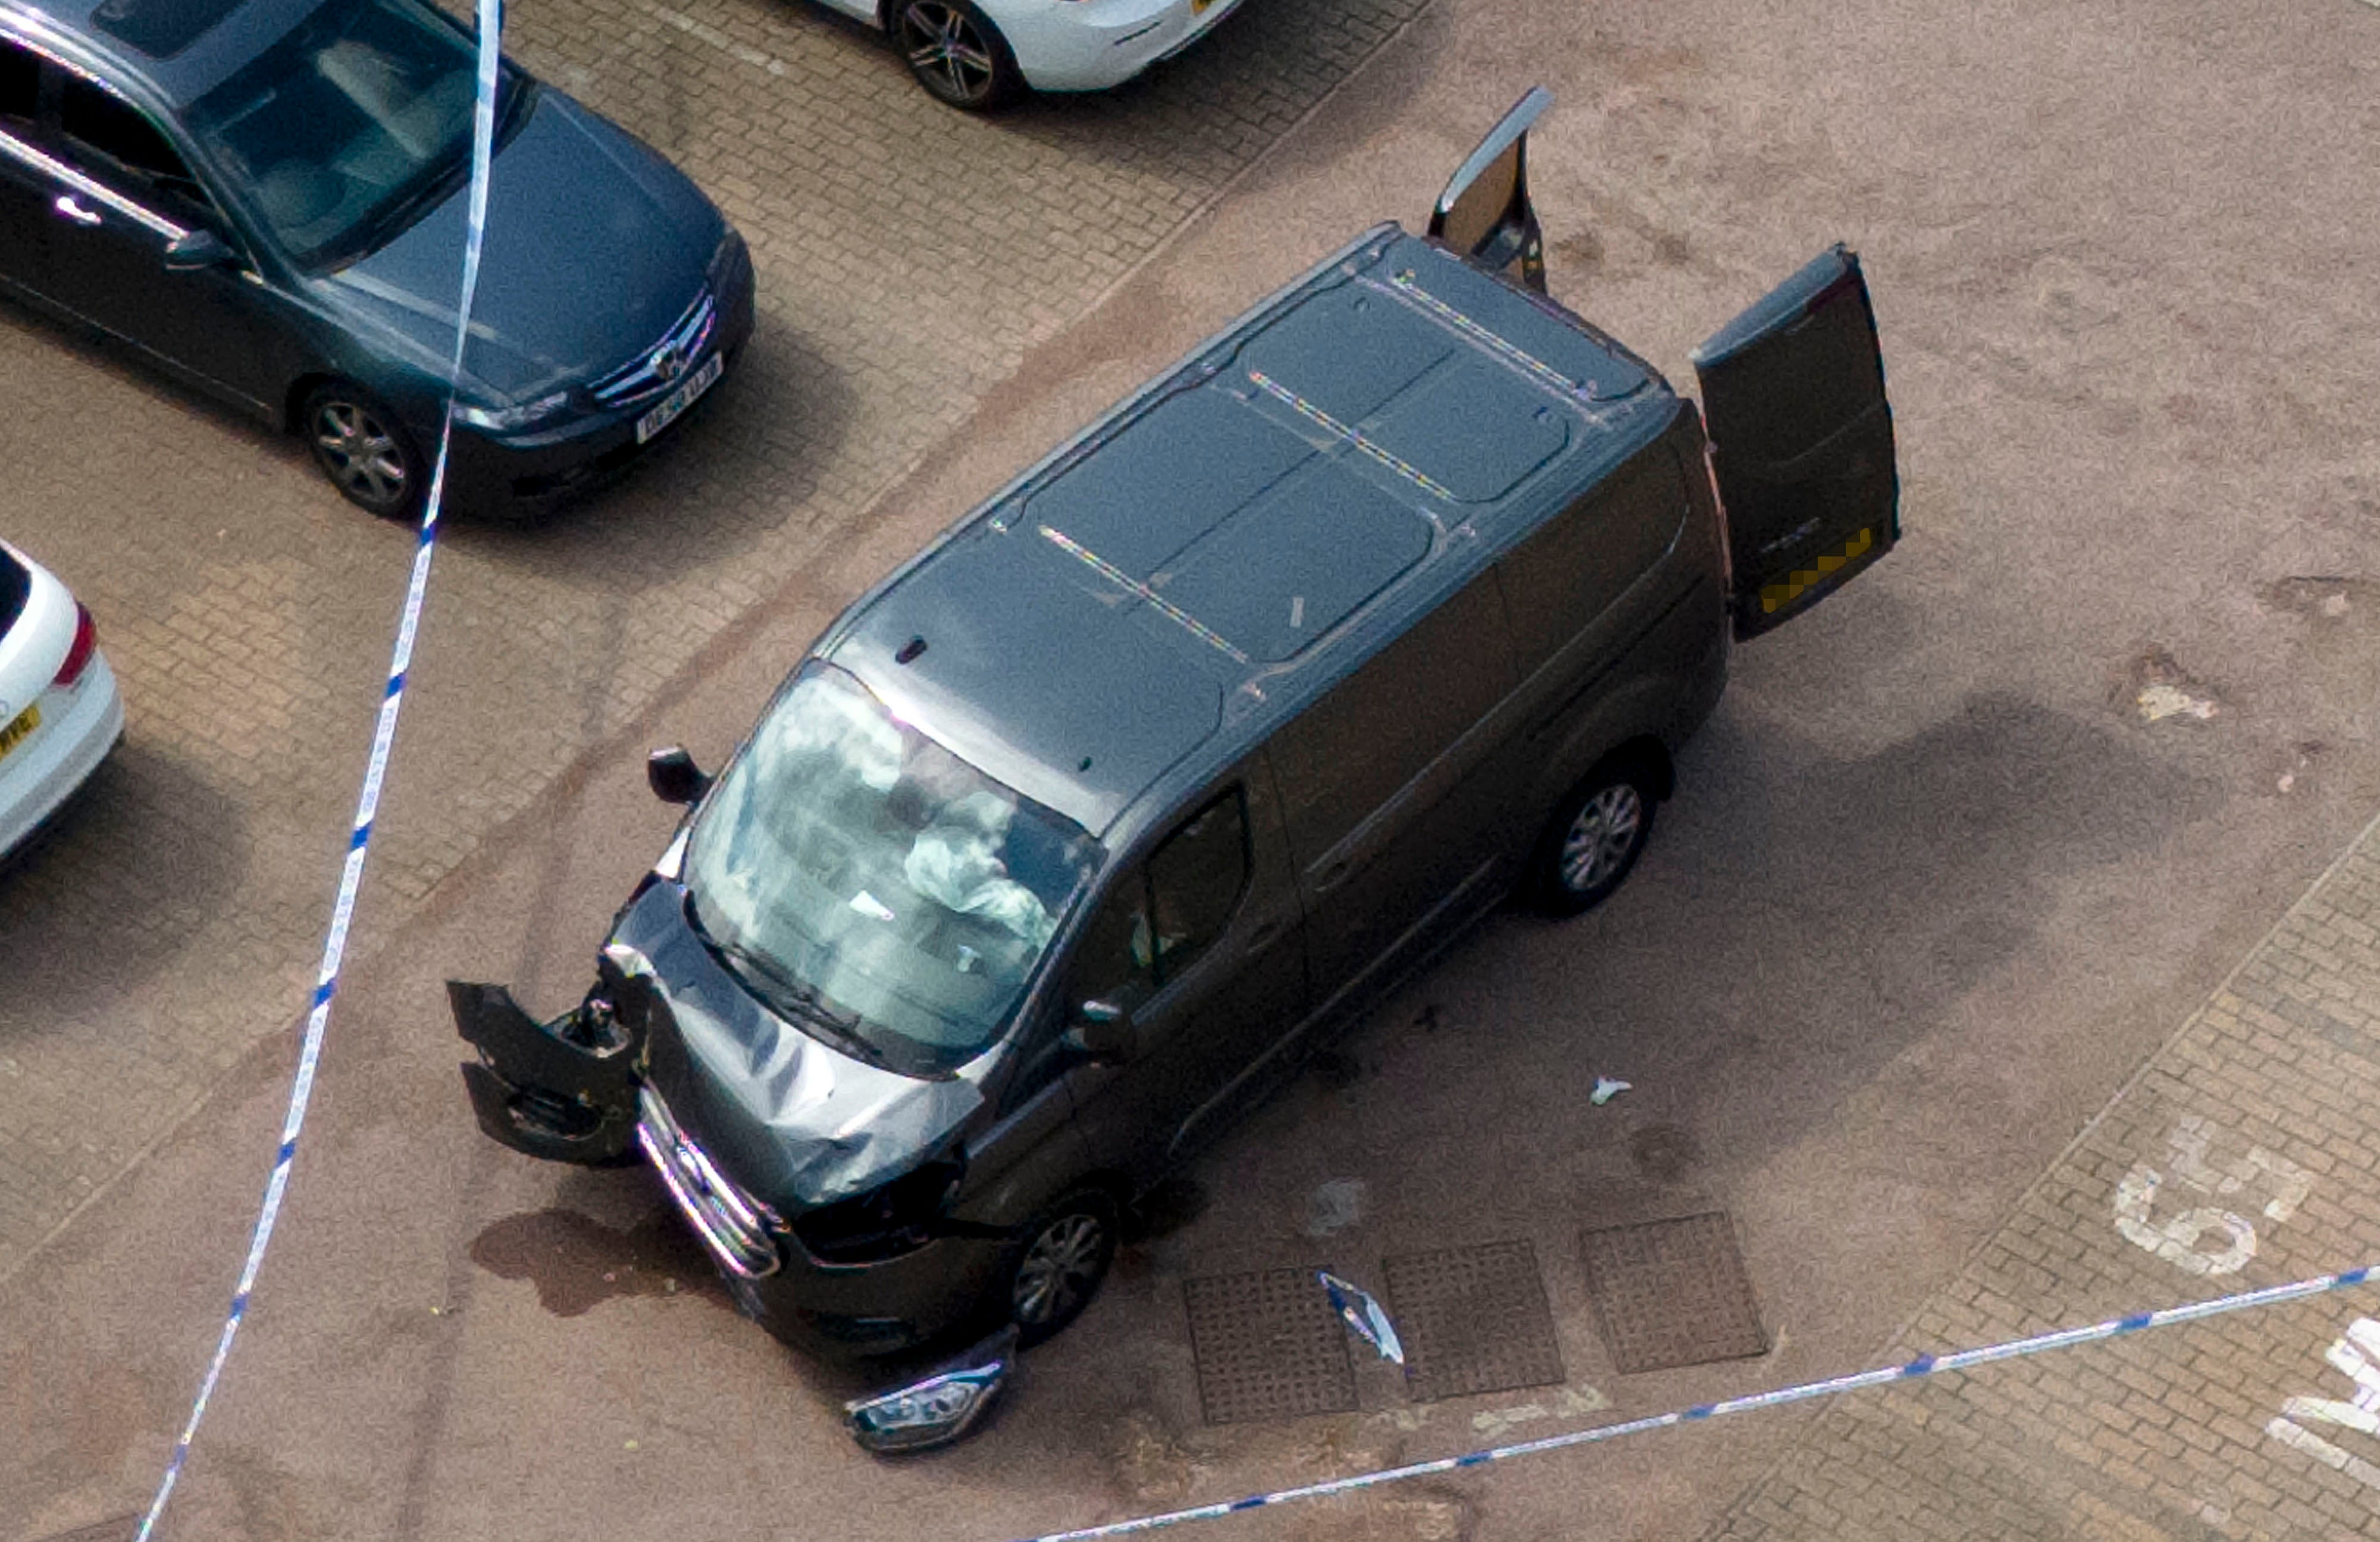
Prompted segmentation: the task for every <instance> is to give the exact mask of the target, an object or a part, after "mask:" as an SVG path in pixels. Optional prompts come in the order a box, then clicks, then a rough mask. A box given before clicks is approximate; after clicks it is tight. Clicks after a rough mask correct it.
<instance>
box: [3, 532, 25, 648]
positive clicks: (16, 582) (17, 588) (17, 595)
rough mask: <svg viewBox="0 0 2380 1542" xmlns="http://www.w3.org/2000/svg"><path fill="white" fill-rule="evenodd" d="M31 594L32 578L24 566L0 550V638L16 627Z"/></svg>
mask: <svg viewBox="0 0 2380 1542" xmlns="http://www.w3.org/2000/svg"><path fill="white" fill-rule="evenodd" d="M32 592H33V576H32V574H31V573H30V572H28V571H27V570H26V567H25V565H24V564H23V563H20V562H18V560H17V559H16V558H14V557H12V556H10V555H9V554H8V553H7V552H6V551H5V550H0V637H6V636H7V635H8V628H9V627H11V626H14V625H17V618H18V616H20V615H23V614H24V613H25V601H26V600H27V598H28V597H30V595H31V594H32Z"/></svg>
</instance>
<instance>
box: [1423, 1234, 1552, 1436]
mask: <svg viewBox="0 0 2380 1542" xmlns="http://www.w3.org/2000/svg"><path fill="white" fill-rule="evenodd" d="M1382 1272H1383V1273H1385V1274H1386V1275H1387V1277H1388V1288H1389V1302H1390V1316H1391V1317H1393V1318H1394V1320H1395V1322H1396V1325H1397V1337H1398V1338H1399V1339H1401V1340H1403V1342H1404V1347H1405V1390H1406V1391H1408V1392H1409V1393H1411V1394H1412V1396H1413V1398H1414V1400H1415V1402H1436V1401H1437V1400H1438V1399H1439V1398H1451V1397H1461V1396H1462V1395H1463V1394H1464V1393H1466V1392H1501V1391H1507V1390H1511V1389H1512V1388H1514V1387H1548V1386H1551V1385H1553V1384H1554V1383H1556V1382H1559V1381H1560V1380H1562V1379H1563V1376H1562V1362H1561V1345H1560V1342H1558V1341H1557V1340H1556V1339H1555V1338H1554V1318H1553V1313H1552V1312H1551V1311H1549V1310H1548V1308H1547V1306H1546V1285H1545V1281H1544V1280H1543V1279H1542V1278H1540V1277H1539V1275H1538V1273H1537V1255H1536V1249H1535V1248H1532V1247H1531V1246H1530V1245H1528V1244H1527V1243H1525V1242H1491V1243H1484V1244H1481V1245H1479V1246H1476V1247H1450V1248H1445V1249H1442V1250H1440V1251H1439V1252H1434V1253H1407V1254H1403V1255H1401V1256H1400V1257H1393V1258H1390V1259H1389V1260H1388V1261H1387V1263H1386V1265H1385V1266H1384V1268H1383V1270H1382Z"/></svg>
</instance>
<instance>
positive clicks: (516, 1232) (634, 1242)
mask: <svg viewBox="0 0 2380 1542" xmlns="http://www.w3.org/2000/svg"><path fill="white" fill-rule="evenodd" d="M470 1254H471V1261H472V1262H473V1263H475V1264H477V1265H479V1266H480V1268H481V1269H486V1270H487V1271H488V1272H489V1273H491V1274H492V1275H494V1276H495V1277H496V1278H497V1279H499V1280H526V1281H528V1282H529V1283H530V1284H532V1285H534V1286H536V1287H537V1304H538V1305H540V1306H542V1307H544V1308H545V1309H546V1310H547V1311H549V1312H551V1313H553V1315H554V1316H555V1317H577V1316H579V1315H580V1314H581V1313H583V1312H588V1311H591V1310H592V1309H593V1308H594V1307H596V1306H597V1305H601V1303H603V1302H606V1301H609V1300H611V1299H612V1298H613V1297H614V1296H625V1295H686V1294H695V1295H702V1296H707V1297H710V1299H712V1300H714V1301H720V1302H723V1301H725V1300H726V1293H725V1292H724V1291H722V1289H721V1288H720V1286H719V1283H718V1275H717V1271H716V1270H715V1269H712V1268H711V1265H710V1260H709V1259H708V1258H707V1257H704V1256H703V1254H702V1251H701V1245H700V1244H698V1243H697V1242H696V1241H695V1240H694V1237H693V1235H692V1233H690V1232H687V1231H686V1227H685V1225H684V1224H683V1223H682V1222H680V1221H679V1220H678V1219H677V1217H676V1216H674V1215H672V1214H669V1213H667V1212H663V1213H662V1214H659V1215H656V1216H654V1217H653V1218H652V1219H651V1220H646V1221H642V1222H639V1223H638V1224H637V1225H636V1226H635V1227H632V1228H631V1229H629V1230H627V1231H625V1232H623V1231H619V1230H617V1229H615V1228H613V1227H610V1226H606V1225H604V1224H603V1223H602V1222H601V1221H600V1220H590V1219H589V1218H588V1217H586V1216H583V1215H580V1214H579V1213H578V1212H577V1211H576V1210H565V1209H559V1208H557V1209H547V1210H530V1211H527V1212H525V1213H523V1214H520V1215H512V1216H506V1217H505V1218H504V1220H499V1221H496V1222H494V1223H493V1224H492V1225H490V1226H489V1227H488V1228H487V1229H485V1230H484V1231H482V1232H480V1234H479V1235H478V1236H476V1237H474V1238H472V1239H471V1247H470Z"/></svg>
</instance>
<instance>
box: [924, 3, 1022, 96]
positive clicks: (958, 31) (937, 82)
mask: <svg viewBox="0 0 2380 1542" xmlns="http://www.w3.org/2000/svg"><path fill="white" fill-rule="evenodd" d="M896 25H897V27H898V29H899V32H900V39H901V52H902V54H903V55H904V56H905V57H906V58H907V60H908V61H909V73H910V74H912V75H914V76H916V77H917V83H918V84H919V85H921V86H923V87H925V88H926V89H927V90H928V91H931V92H933V93H934V95H936V96H938V97H940V98H941V100H943V101H944V102H947V103H950V104H951V105H952V106H953V107H964V108H966V109H968V110H970V111H974V112H980V111H982V110H984V109H985V108H988V107H995V106H998V105H999V104H1000V103H1003V102H1005V101H1007V100H1008V99H1009V98H1010V97H1012V96H1014V94H1015V92H1016V89H1017V87H1018V85H1019V83H1020V82H1019V79H1018V77H1017V73H1016V67H1015V65H1014V64H1013V63H1012V62H1010V60H1009V57H1008V45H1007V44H1006V43H1005V42H1002V40H1001V36H1000V34H999V32H998V31H996V30H993V28H992V25H991V23H990V21H988V20H987V19H985V18H984V15H983V13H982V12H981V11H978V10H977V9H976V8H975V7H974V6H970V5H967V4H966V3H965V0H906V3H905V4H904V5H903V6H902V7H901V12H900V19H899V21H898V23H897V24H896Z"/></svg>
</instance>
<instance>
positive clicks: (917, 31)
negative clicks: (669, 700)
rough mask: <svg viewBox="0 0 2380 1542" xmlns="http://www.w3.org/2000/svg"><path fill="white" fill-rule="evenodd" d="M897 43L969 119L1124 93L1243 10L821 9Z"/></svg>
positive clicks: (920, 1) (1143, 5) (1080, 2)
mask: <svg viewBox="0 0 2380 1542" xmlns="http://www.w3.org/2000/svg"><path fill="white" fill-rule="evenodd" d="M823 3H824V4H826V5H828V6H832V7H833V8H834V9H836V10H838V11H842V12H844V14H845V15H848V16H854V17H856V18H859V19H860V20H862V21H865V22H867V23H868V24H869V25H870V26H873V27H877V28H880V29H882V30H884V31H887V32H890V33H891V34H892V38H893V41H894V42H897V43H899V44H900V47H901V53H902V55H903V56H904V57H905V58H906V59H907V60H908V61H909V73H910V74H912V75H914V76H916V77H917V83H918V84H919V85H921V86H923V87H925V88H926V89H927V90H928V91H931V92H933V93H934V94H935V95H936V96H938V97H940V98H941V99H942V100H943V101H944V102H947V103H950V104H951V105H952V106H953V107H964V108H965V109H967V110H968V111H970V112H982V111H985V110H987V109H990V108H993V107H997V106H1000V105H1002V103H1006V102H1009V101H1011V100H1013V99H1014V98H1015V97H1017V96H1019V95H1022V94H1023V93H1024V92H1025V91H1028V90H1030V91H1104V90H1106V89H1107V88H1108V87H1110V86H1120V85H1122V84H1123V83H1124V82H1125V81H1126V80H1129V79H1132V78H1133V77H1134V76H1135V75H1137V74H1139V73H1140V72H1141V71H1142V70H1144V69H1147V67H1149V66H1150V65H1153V64H1155V63H1156V62H1157V61H1158V60H1160V59H1164V58H1171V57H1172V55H1176V54H1179V53H1180V52H1182V50H1184V49H1185V48H1187V47H1189V46H1190V44H1191V43H1193V42H1196V41H1197V40H1198V39H1199V38H1200V37H1201V36H1203V35H1204V34H1205V33H1206V31H1207V30H1208V28H1210V27H1212V26H1214V25H1215V23H1217V22H1218V21H1220V20H1222V19H1223V18H1224V17H1225V16H1227V15H1229V14H1230V13H1231V12H1232V11H1233V9H1234V8H1235V7H1236V6H1238V5H1239V3H1240V0H823Z"/></svg>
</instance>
